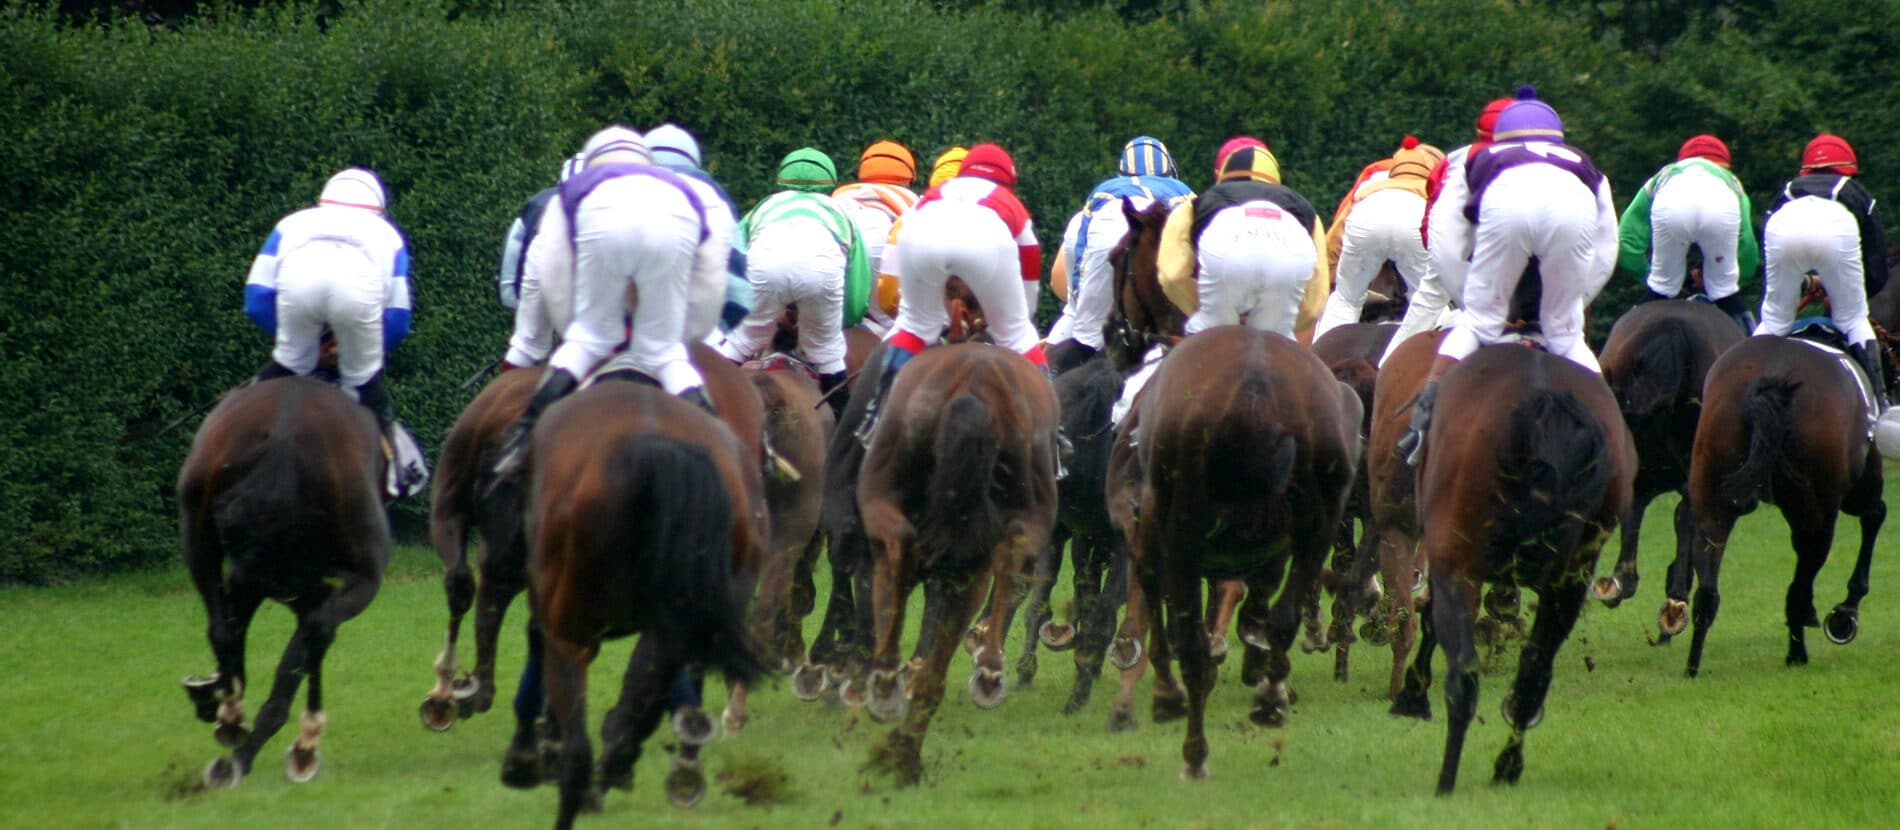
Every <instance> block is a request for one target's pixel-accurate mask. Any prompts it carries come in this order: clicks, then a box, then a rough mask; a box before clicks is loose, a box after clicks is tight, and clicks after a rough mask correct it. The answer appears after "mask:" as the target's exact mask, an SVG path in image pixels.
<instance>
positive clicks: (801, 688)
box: [792, 663, 825, 703]
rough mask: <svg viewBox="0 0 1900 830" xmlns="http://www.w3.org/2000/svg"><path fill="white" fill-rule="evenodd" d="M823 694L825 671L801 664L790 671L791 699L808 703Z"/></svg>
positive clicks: (807, 664)
mask: <svg viewBox="0 0 1900 830" xmlns="http://www.w3.org/2000/svg"><path fill="white" fill-rule="evenodd" d="M824 694H825V670H824V669H822V668H820V667H818V666H814V665H812V664H810V663H801V664H799V666H798V668H795V669H793V670H792V697H795V698H798V699H799V700H802V701H805V702H806V703H810V702H812V701H814V700H817V699H818V698H820V697H823V696H824Z"/></svg>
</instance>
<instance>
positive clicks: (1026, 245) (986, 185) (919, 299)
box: [858, 144, 1049, 441]
mask: <svg viewBox="0 0 1900 830" xmlns="http://www.w3.org/2000/svg"><path fill="white" fill-rule="evenodd" d="M1015 191H1016V162H1015V161H1014V160H1012V159H1011V158H1010V157H1009V153H1007V152H1005V151H1004V150H1003V148H1001V147H998V146H996V145H994V144H978V145H976V146H975V147H972V148H970V154H969V156H968V157H966V158H965V159H964V160H963V167H962V170H961V172H960V173H958V174H957V176H956V177H955V178H953V179H950V180H949V181H946V182H944V183H942V184H940V185H937V186H936V187H932V188H931V189H930V190H929V191H928V192H926V193H925V194H924V195H923V198H921V199H918V200H917V205H916V207H914V208H912V209H911V212H910V213H908V214H906V215H905V216H904V227H903V231H902V233H901V234H900V235H899V236H898V238H897V240H895V241H894V242H893V243H892V244H893V245H895V246H896V250H895V251H892V250H891V249H890V248H886V249H885V259H886V260H889V259H891V256H892V254H893V253H894V254H895V255H896V260H895V262H890V263H888V264H889V265H890V266H894V267H895V268H896V269H897V276H898V278H899V279H900V280H902V281H903V295H902V298H901V299H900V300H899V301H898V306H897V321H896V323H895V325H893V326H892V327H891V333H890V334H889V335H887V336H885V338H884V341H885V349H884V370H883V372H881V373H880V374H879V376H878V385H877V388H875V389H873V390H872V393H871V394H872V397H871V404H870V406H869V407H868V408H867V409H866V410H865V415H864V422H863V426H862V427H861V428H860V429H859V431H858V437H859V440H862V441H868V440H869V439H870V436H871V432H872V430H873V429H874V428H875V427H876V423H877V416H878V410H880V409H881V408H882V407H883V405H884V398H885V397H886V396H887V395H889V394H890V391H891V386H892V384H894V383H896V377H897V371H898V369H900V368H902V367H903V365H904V364H905V363H906V362H909V360H910V359H911V358H913V357H916V356H917V355H918V354H919V353H921V352H922V351H923V350H924V349H925V348H927V347H929V346H930V345H931V344H933V343H935V342H937V339H938V338H939V337H940V336H941V335H942V333H943V330H944V328H945V327H946V326H947V325H949V319H948V318H947V313H946V311H945V310H944V299H943V289H944V284H945V283H947V282H949V280H950V278H951V277H952V276H955V277H961V278H962V279H963V281H964V282H965V283H967V284H968V285H969V286H970V292H971V293H973V294H975V295H976V301H977V303H978V304H980V305H982V306H983V314H984V316H985V317H986V318H987V319H988V321H989V331H990V336H991V337H992V338H994V340H995V343H996V345H998V346H1002V347H1003V348H1006V349H1009V350H1010V351H1013V352H1016V353H1017V354H1020V355H1022V356H1023V357H1024V358H1025V359H1027V360H1028V361H1029V362H1031V363H1034V364H1036V365H1037V366H1039V367H1041V368H1042V370H1043V371H1044V372H1047V371H1048V370H1049V361H1048V359H1047V358H1045V357H1044V356H1043V353H1042V344H1041V343H1040V342H1038V341H1037V339H1036V328H1035V325H1034V324H1033V323H1032V322H1031V321H1030V319H1029V310H1030V309H1032V308H1035V306H1036V293H1037V290H1038V288H1039V287H1040V277H1041V274H1042V249H1041V248H1040V247H1039V246H1038V245H1037V243H1036V233H1035V228H1034V227H1033V226H1032V225H1031V224H1030V219H1029V210H1028V209H1027V208H1025V207H1023V203H1022V202H1021V201H1020V200H1018V199H1017V198H1016V192H1015Z"/></svg>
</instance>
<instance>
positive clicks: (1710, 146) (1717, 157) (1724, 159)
mask: <svg viewBox="0 0 1900 830" xmlns="http://www.w3.org/2000/svg"><path fill="white" fill-rule="evenodd" d="M1698 157H1700V158H1705V159H1708V160H1709V161H1712V162H1715V163H1716V164H1720V165H1722V166H1724V167H1727V166H1728V163H1729V155H1728V145H1727V144H1723V143H1722V139H1719V138H1716V137H1715V136H1712V135H1709V134H1707V133H1704V134H1702V135H1699V136H1696V137H1694V138H1691V139H1689V140H1688V141H1685V142H1682V149H1680V150H1677V151H1676V161H1686V160H1688V159H1692V158H1698Z"/></svg>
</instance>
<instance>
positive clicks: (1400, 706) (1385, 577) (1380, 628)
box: [1362, 331, 1444, 717]
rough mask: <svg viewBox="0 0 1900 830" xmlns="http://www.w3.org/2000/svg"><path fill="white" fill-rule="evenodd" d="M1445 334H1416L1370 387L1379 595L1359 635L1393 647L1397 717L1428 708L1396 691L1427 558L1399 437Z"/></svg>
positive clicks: (1369, 494) (1413, 477) (1413, 637)
mask: <svg viewBox="0 0 1900 830" xmlns="http://www.w3.org/2000/svg"><path fill="white" fill-rule="evenodd" d="M1443 338H1444V333H1443V332H1441V331H1425V332H1420V333H1419V334H1416V335H1413V336H1412V337H1411V338H1410V339H1408V340H1406V341H1405V342H1403V343H1400V344H1399V346H1398V348H1396V349H1393V350H1392V354H1391V355H1390V356H1389V357H1387V358H1386V361H1385V365H1384V366H1383V367H1381V368H1380V369H1379V374H1378V378H1377V380H1376V381H1375V382H1374V385H1373V393H1372V419H1371V420H1372V423H1371V428H1370V429H1369V430H1368V431H1367V438H1366V477H1367V479H1368V480H1367V482H1366V498H1367V500H1368V507H1369V509H1370V515H1371V517H1372V522H1371V524H1372V527H1371V533H1372V535H1373V536H1374V538H1375V540H1376V543H1377V545H1378V547H1377V550H1378V556H1377V557H1376V559H1377V562H1378V568H1379V577H1380V581H1381V582H1382V583H1383V584H1384V591H1383V599H1382V600H1380V599H1377V598H1376V597H1369V599H1370V600H1372V601H1374V603H1375V604H1376V605H1377V606H1378V607H1377V608H1375V609H1374V610H1372V611H1371V612H1370V613H1372V614H1373V615H1374V618H1373V619H1372V620H1370V621H1368V623H1367V625H1366V628H1365V630H1364V631H1363V632H1362V636H1364V637H1365V638H1366V639H1367V640H1368V641H1370V642H1373V643H1375V644H1383V642H1385V641H1389V642H1390V643H1391V645H1392V673H1391V678H1390V680H1389V682H1388V685H1387V689H1386V695H1387V696H1388V697H1391V698H1392V699H1393V704H1392V710H1391V711H1392V714H1394V715H1411V716H1415V717H1428V716H1429V714H1430V712H1431V704H1430V703H1429V702H1428V701H1427V700H1426V699H1425V697H1424V695H1423V693H1422V691H1421V693H1420V694H1419V695H1417V696H1414V697H1411V698H1406V697H1403V696H1401V694H1400V691H1401V689H1403V688H1404V687H1405V685H1406V672H1407V667H1408V666H1410V665H1411V664H1410V659H1411V656H1412V649H1413V646H1414V645H1416V644H1417V642H1418V627H1419V619H1418V614H1417V611H1416V609H1415V608H1414V605H1415V599H1414V597H1413V593H1414V587H1415V586H1418V585H1420V584H1421V583H1422V581H1423V579H1424V574H1425V563H1424V560H1423V559H1422V558H1421V556H1420V551H1419V547H1418V540H1419V521H1418V480H1417V478H1418V477H1417V471H1416V470H1414V469H1413V467H1412V465H1410V464H1408V463H1406V461H1405V454H1404V453H1401V452H1399V451H1398V442H1399V437H1400V436H1402V435H1404V434H1405V432H1406V430H1407V428H1408V427H1407V423H1408V421H1409V418H1410V414H1411V411H1412V401H1413V400H1415V399H1416V398H1417V397H1418V391H1419V389H1421V388H1422V387H1424V385H1425V375H1426V373H1427V372H1428V371H1429V370H1430V369H1431V364H1432V360H1433V359H1434V358H1435V357H1436V356H1437V354H1438V344H1439V341H1440V340H1442V339H1443ZM1370 559H1371V558H1370V557H1369V558H1368V560H1369V561H1368V562H1367V564H1370ZM1381 610H1382V611H1383V614H1381V613H1380V612H1381ZM1427 659H1429V658H1427ZM1419 688H1420V689H1421V690H1422V689H1423V688H1424V687H1423V686H1420V687H1419Z"/></svg>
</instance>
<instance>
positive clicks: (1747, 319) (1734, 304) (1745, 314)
mask: <svg viewBox="0 0 1900 830" xmlns="http://www.w3.org/2000/svg"><path fill="white" fill-rule="evenodd" d="M1715 307H1716V308H1719V309H1721V310H1722V311H1724V312H1726V313H1727V314H1728V317H1729V319H1730V320H1734V321H1735V325H1738V326H1741V327H1742V336H1743V337H1749V336H1752V335H1754V333H1755V311H1754V309H1751V308H1749V307H1748V303H1746V302H1743V301H1742V295H1740V294H1730V295H1728V296H1726V297H1723V298H1722V299H1719V300H1716V301H1715Z"/></svg>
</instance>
